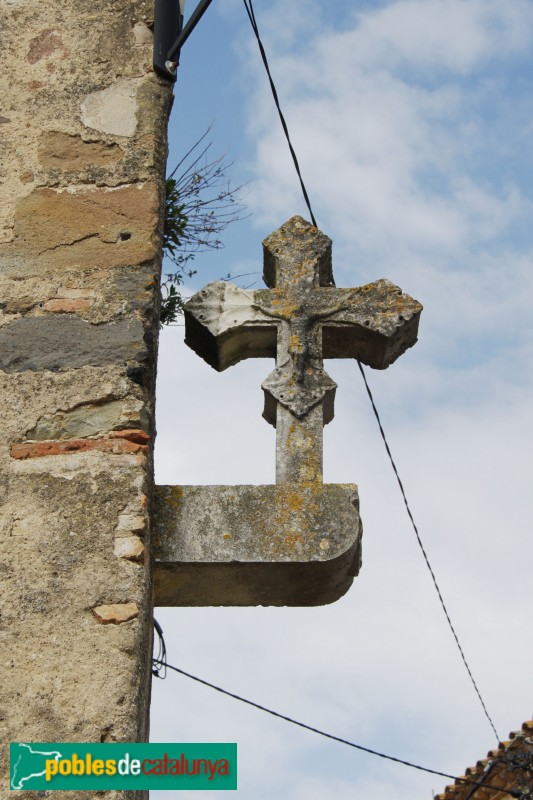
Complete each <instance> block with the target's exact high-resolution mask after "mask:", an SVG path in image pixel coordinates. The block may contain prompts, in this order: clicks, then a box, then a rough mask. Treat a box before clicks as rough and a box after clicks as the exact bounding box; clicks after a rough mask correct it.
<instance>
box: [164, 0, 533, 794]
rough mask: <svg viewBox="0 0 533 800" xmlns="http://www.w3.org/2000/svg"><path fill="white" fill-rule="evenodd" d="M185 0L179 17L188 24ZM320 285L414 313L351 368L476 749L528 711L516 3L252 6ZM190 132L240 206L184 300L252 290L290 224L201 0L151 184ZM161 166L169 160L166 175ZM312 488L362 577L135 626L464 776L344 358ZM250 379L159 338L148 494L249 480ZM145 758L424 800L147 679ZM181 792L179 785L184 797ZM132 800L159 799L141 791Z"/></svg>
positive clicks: (245, 56)
mask: <svg viewBox="0 0 533 800" xmlns="http://www.w3.org/2000/svg"><path fill="white" fill-rule="evenodd" d="M193 6H194V3H193V2H191V0H189V3H188V5H187V8H186V16H187V14H188V13H190V12H191V11H192V9H193ZM255 6H256V16H257V21H258V24H259V27H260V30H261V34H262V37H263V41H264V44H265V48H266V50H267V54H268V57H269V61H270V65H271V70H272V74H273V77H274V80H275V82H276V85H277V89H278V93H279V96H280V100H281V104H282V107H283V110H284V112H285V115H286V118H287V122H288V125H289V129H290V131H291V135H292V138H293V143H294V146H295V149H296V151H297V153H298V157H299V160H300V164H301V168H302V172H303V175H304V180H305V182H306V184H307V189H308V192H309V195H310V198H311V203H312V206H313V211H314V213H315V216H316V218H317V221H318V225H319V227H320V229H321V230H322V231H324V233H327V234H328V235H329V236H331V238H332V239H333V268H334V274H335V279H336V283H337V286H339V287H341V286H346V287H349V286H359V285H361V284H363V283H367V282H369V281H372V280H376V279H378V278H388V279H390V280H392V281H393V282H394V283H396V284H398V285H399V286H401V288H402V289H403V290H404V291H405V292H407V293H408V294H411V295H412V296H414V297H416V298H417V299H418V300H420V302H422V303H423V305H424V311H423V312H422V318H421V323H420V331H419V341H418V343H417V344H416V346H415V347H414V348H413V349H411V350H409V351H408V352H407V353H406V354H405V355H404V356H403V357H402V358H400V359H399V360H398V361H397V362H396V363H395V364H394V365H392V366H391V367H390V368H389V369H388V370H385V371H383V372H378V371H373V370H370V369H367V372H366V374H367V378H368V381H369V383H370V386H371V389H372V391H373V393H374V397H375V400H376V403H377V406H378V409H379V411H380V414H381V417H382V421H383V424H384V427H385V430H386V433H387V437H388V439H389V442H390V446H391V449H392V451H393V455H394V457H395V460H396V463H397V466H398V469H399V471H400V474H401V477H402V480H403V483H404V486H405V489H406V492H407V495H408V498H409V502H410V505H411V508H412V511H413V513H414V516H415V519H416V521H417V524H418V527H419V530H420V534H421V537H422V540H423V542H424V545H425V547H426V550H427V552H428V556H429V558H430V561H431V563H432V566H433V568H434V571H435V573H436V576H437V580H438V581H439V584H440V586H441V589H442V593H443V595H444V598H445V601H446V604H447V606H448V609H449V612H450V615H451V618H452V620H453V622H454V625H455V628H456V630H457V633H458V636H459V638H460V640H461V642H462V645H463V649H464V651H465V654H466V657H467V659H468V661H469V663H470V666H471V669H472V671H473V674H474V676H475V679H476V681H477V683H478V686H479V688H480V691H481V693H482V695H483V697H484V700H485V703H486V705H487V707H488V709H489V713H490V715H491V716H492V718H493V720H494V722H495V725H496V728H497V730H498V733H499V735H500V738H506V737H507V735H508V733H509V732H510V731H512V730H517V729H519V728H520V727H521V724H522V722H523V721H524V720H526V719H531V717H532V716H533V692H532V681H531V663H532V656H533V638H532V625H531V619H532V606H533V598H532V590H531V565H532V563H533V559H532V556H533V546H532V536H531V518H532V516H533V491H532V487H531V466H532V464H531V428H532V424H533V413H532V409H533V380H532V376H533V373H532V370H531V356H532V349H533V336H532V333H531V324H530V319H531V314H532V306H533V233H532V230H533V229H532V226H531V217H532V200H533V197H532V189H531V167H532V163H531V162H532V159H533V150H532V148H531V137H532V133H533V109H532V105H531V96H532V94H533V49H532V48H531V42H532V41H533V3H532V2H531V1H530V0H512V2H506V3H502V2H501V0H467V1H465V0H393V1H392V2H383V1H381V0H373V1H372V0H353V1H352V2H348V0H333V1H332V2H330V3H319V2H315V1H314V0H305V1H304V0H290V1H289V0H269V2H264V0H263V1H262V0H256V2H255ZM211 123H213V127H212V129H211V133H210V139H212V141H213V145H212V152H213V154H215V155H220V154H222V153H227V155H226V158H227V160H228V161H230V162H233V166H232V167H231V169H230V174H231V179H232V182H233V184H234V185H237V184H240V183H246V184H247V187H246V190H245V195H246V196H245V202H246V205H247V207H248V211H249V212H250V216H249V217H248V218H247V219H246V220H243V221H241V222H238V223H235V224H234V225H233V226H232V227H231V228H230V229H228V231H227V233H226V235H225V236H224V241H225V245H226V246H225V248H224V249H223V250H220V251H217V252H214V253H208V254H205V255H202V256H198V257H197V259H196V261H195V263H194V268H195V269H197V274H196V275H195V276H194V277H193V279H192V280H191V281H190V284H189V285H187V286H186V287H185V290H186V292H187V293H188V294H191V293H194V292H195V291H197V290H198V289H200V288H201V287H202V286H203V285H204V284H206V283H208V282H209V281H211V280H215V279H218V278H220V277H222V276H224V275H226V274H228V273H230V274H232V275H240V274H242V273H257V274H254V275H252V276H249V277H246V278H243V279H239V280H236V283H238V284H239V285H250V283H254V282H255V281H257V283H255V285H256V286H257V287H260V286H261V285H262V284H261V268H262V264H261V259H262V251H261V241H262V239H263V238H265V236H267V235H268V234H269V233H271V232H272V231H273V230H275V229H276V228H278V227H279V226H280V225H281V224H282V223H283V222H285V221H286V220H287V219H288V218H289V217H291V216H293V215H294V214H301V215H302V216H304V217H306V218H309V214H308V212H307V209H306V207H305V204H304V201H303V198H302V195H301V191H300V188H299V184H298V181H297V178H296V174H295V172H294V169H293V167H292V163H291V160H290V156H289V153H288V149H287V147H286V144H285V141H284V139H283V134H282V131H281V127H280V124H279V120H278V117H277V112H276V109H275V107H274V103H273V101H272V97H271V94H270V89H269V87H268V84H267V80H266V76H265V73H264V69H263V67H262V64H261V62H260V57H259V53H258V49H257V45H256V42H255V39H254V37H253V34H252V30H251V28H250V25H249V22H248V19H247V17H246V14H245V10H244V6H243V3H242V1H241V0H215V1H214V2H213V3H212V5H211V7H210V8H209V10H208V11H207V13H206V15H205V17H204V19H203V20H202V22H201V23H200V25H199V26H198V28H197V29H196V31H195V32H194V33H193V35H192V36H191V38H190V40H189V42H188V43H187V44H186V46H185V48H184V50H183V52H182V59H181V65H180V68H179V73H178V81H177V83H176V86H175V103H174V108H173V112H172V119H171V125H170V154H169V168H172V166H173V165H174V164H175V163H176V162H177V161H178V160H179V159H180V158H181V156H182V155H183V154H184V152H186V150H187V149H188V148H189V147H190V146H191V145H192V144H193V143H194V142H195V141H196V140H197V139H198V138H199V136H200V135H201V134H202V133H203V132H204V131H205V130H206V128H207V127H208V126H209V125H210V124H211ZM169 171H170V169H169ZM326 368H327V370H328V372H329V373H330V374H331V375H332V377H333V378H334V379H335V380H336V382H337V384H338V389H337V397H336V405H335V419H334V420H333V422H332V423H331V424H330V425H328V426H327V428H326V429H325V464H324V478H325V481H326V482H329V483H356V484H358V486H359V492H360V500H361V514H362V519H363V525H364V534H363V567H362V570H361V573H360V575H359V577H358V578H356V579H355V581H354V583H353V586H352V588H351V589H350V591H349V592H348V593H347V595H346V596H345V597H344V598H342V599H341V600H339V601H338V602H336V603H334V604H332V605H330V606H324V607H319V608H244V609H243V608H240V609H231V608H227V609H221V608H210V609H209V608H208V609H190V608H189V609H187V608H177V609H156V617H157V619H158V620H159V622H160V623H161V625H162V626H163V629H164V633H165V639H166V644H167V649H168V658H169V661H170V663H172V664H175V665H176V666H179V667H181V668H183V669H185V670H187V671H189V672H191V673H193V674H196V675H198V676H200V677H201V678H204V679H206V680H209V681H212V682H214V683H216V684H218V685H220V686H223V687H225V688H227V689H228V690H229V691H232V692H235V693H238V694H241V695H243V696H245V697H248V698H250V699H252V700H254V701H255V702H258V703H260V704H263V705H266V706H269V707H271V708H273V709H275V710H277V711H279V712H281V713H284V714H287V715H289V716H292V717H294V718H296V719H299V720H301V721H303V722H305V723H307V724H309V725H312V726H315V727H318V728H322V729H324V730H326V731H328V732H331V733H333V734H335V735H337V736H340V737H343V738H346V739H349V740H352V741H355V742H357V743H359V744H362V745H364V746H366V747H370V748H373V749H376V750H380V751H382V752H385V753H389V754H390V755H393V756H396V757H399V758H402V759H406V760H409V761H413V762H416V763H418V764H421V765H423V766H427V767H430V768H432V769H436V770H440V771H443V772H448V773H451V774H456V775H462V774H463V772H464V770H465V768H466V767H467V766H470V765H474V764H475V763H476V761H477V760H478V759H480V758H483V757H484V756H485V755H486V753H487V751H488V750H489V749H491V748H493V747H494V746H495V738H494V735H493V733H492V730H491V728H490V726H489V723H488V721H487V719H486V717H485V716H484V714H483V710H482V708H481V705H480V703H479V700H478V699H477V697H476V695H475V693H474V689H473V687H472V684H471V683H470V681H469V678H468V675H467V673H466V670H465V668H464V665H463V664H462V662H461V659H460V656H459V653H458V651H457V648H456V646H455V643H454V640H453V637H452V634H451V632H450V630H449V628H448V627H447V624H446V621H445V618H444V614H443V612H442V609H441V607H440V605H439V601H438V598H437V595H436V593H435V590H434V587H433V585H432V583H431V578H430V576H429V573H428V571H427V568H426V566H425V564H424V561H423V558H422V555H421V553H420V550H419V548H418V546H417V543H416V540H415V536H414V533H413V530H412V528H411V527H410V523H409V520H408V518H407V514H406V512H405V508H404V506H403V501H402V498H401V495H400V492H399V489H398V485H397V483H396V482H395V478H394V475H393V473H392V470H391V467H390V464H389V462H388V460H387V456H386V453H385V450H384V447H383V443H382V441H381V439H380V436H379V431H378V428H377V425H376V422H375V419H374V417H373V414H372V410H371V407H370V404H369V401H368V398H367V396H366V393H365V389H364V385H363V382H362V380H361V376H360V374H359V372H358V369H357V365H356V364H355V362H354V361H348V360H346V361H344V360H343V361H328V362H327V363H326ZM271 369H272V365H271V363H270V362H267V361H266V360H263V359H258V360H254V361H252V360H250V361H245V362H241V363H240V364H238V365H236V366H234V367H232V368H231V369H229V370H227V371H226V372H224V373H220V374H219V373H217V372H215V371H214V370H212V369H211V368H210V367H209V366H207V365H206V364H205V363H204V362H203V361H202V360H201V359H200V358H198V357H197V356H196V355H195V354H194V353H193V352H192V351H191V350H189V349H188V348H186V347H185V346H184V344H183V327H181V326H179V325H178V326H173V327H169V328H166V329H165V330H163V332H162V335H161V340H160V356H159V376H158V397H157V428H158V438H157V444H156V481H157V483H159V484H172V485H180V484H202V485H205V484H250V483H252V484H262V483H273V482H274V435H275V434H274V430H273V428H272V427H271V426H269V425H268V424H267V423H266V422H265V421H264V420H263V419H262V417H261V412H262V404H263V393H262V390H261V388H260V385H261V382H262V380H264V378H265V377H266V376H267V375H268V373H269V372H270V370H271ZM151 738H152V741H168V742H185V741H191V742H193V741H197V742H202V741H204V742H211V741H232V742H233V741H235V742H237V743H238V748H239V789H238V790H237V792H231V793H230V792H227V793H225V792H218V793H216V794H215V793H213V792H194V794H193V796H194V798H195V800H202V798H203V797H206V798H207V797H213V798H216V797H220V798H223V797H224V796H231V797H237V798H238V800H266V799H267V798H272V797H276V798H281V799H282V800H325V798H330V797H335V799H336V800H354V798H355V800H359V799H361V800H363V798H364V800H367V799H368V798H372V800H390V798H391V797H394V799H395V800H413V799H414V798H421V799H422V800H429V799H430V798H431V797H432V794H431V793H432V791H433V792H435V793H438V792H440V791H443V789H444V786H445V785H446V784H447V783H448V782H449V781H447V780H446V779H444V778H439V777H436V776H432V775H428V774H424V773H422V772H417V771H415V770H413V769H409V768H407V767H404V766H401V765H398V764H394V763H392V762H388V761H383V760H381V759H379V758H377V757H375V756H372V755H368V754H365V753H360V752H357V751H355V750H353V749H350V748H348V747H346V746H343V745H341V744H337V743H335V742H330V741H327V740H325V739H322V738H320V737H318V736H317V735H315V734H312V733H310V732H307V731H303V730H300V729H298V728H295V727H293V726H291V725H289V724H288V723H286V722H282V721H280V720H276V719H274V718H271V717H269V716H267V715H266V714H264V713H261V712H259V711H257V710H255V709H253V708H249V707H246V706H244V705H242V704H239V703H237V702H236V701H235V700H232V699H231V698H227V697H223V696H221V695H219V694H217V693H216V692H213V691H212V690H210V689H208V688H205V687H202V686H199V685H197V684H195V683H193V682H192V681H190V680H188V679H186V678H183V677H180V676H178V675H176V674H173V673H169V675H168V677H167V679H166V680H165V681H161V680H157V679H154V685H153V702H152V722H151ZM184 794H185V793H180V797H183V796H184ZM151 797H152V798H153V800H163V799H164V798H168V797H169V793H168V792H166V793H163V792H153V793H152V794H151Z"/></svg>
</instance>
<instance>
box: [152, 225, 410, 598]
mask: <svg viewBox="0 0 533 800" xmlns="http://www.w3.org/2000/svg"><path fill="white" fill-rule="evenodd" d="M263 247H264V280H265V283H266V284H267V286H268V287H269V288H268V289H261V290H256V291H250V290H245V289H240V288H238V287H237V286H235V285H233V284H231V283H227V282H225V281H215V282H213V283H211V284H209V285H208V286H206V287H205V288H204V289H202V290H201V291H200V292H199V293H198V294H196V295H195V296H194V297H192V298H191V300H189V302H188V303H187V304H186V305H185V326H186V328H185V330H186V334H185V341H186V343H187V344H188V345H189V346H190V347H191V348H192V349H193V350H194V351H195V352H196V353H198V355H200V356H201V357H202V358H204V359H205V361H207V363H208V364H210V365H211V366H212V367H214V368H215V369H216V370H218V371H221V370H224V369H226V368H227V367H230V366H232V365H233V364H236V363H237V362H238V361H241V360H242V359H245V358H251V357H273V358H275V359H276V366H275V369H274V370H273V372H271V373H270V375H269V376H268V377H267V379H266V380H265V381H264V382H263V385H262V388H263V391H264V395H265V405H264V412H263V416H264V417H265V419H266V420H267V421H268V422H270V423H271V424H272V425H274V426H275V427H276V486H270V487H182V488H181V489H180V492H181V494H180V497H179V501H178V502H177V503H176V489H175V487H174V489H173V488H172V487H159V491H160V495H159V496H160V502H159V507H160V511H159V519H160V520H161V523H160V525H159V528H160V532H161V537H162V540H163V541H164V542H165V543H166V545H165V546H164V547H163V548H162V549H161V548H160V550H161V553H160V555H161V556H162V557H161V558H158V560H159V562H160V563H161V564H163V563H165V564H166V567H165V568H162V570H163V573H165V571H166V578H168V575H169V574H171V573H176V567H177V564H178V563H179V564H180V565H181V566H180V568H179V569H178V572H179V573H180V575H181V578H180V580H179V581H178V583H180V585H181V589H180V591H181V592H183V576H184V567H183V565H184V564H185V563H188V564H189V572H191V570H192V572H194V573H195V577H196V579H198V574H199V573H198V565H199V563H201V562H204V565H205V563H207V562H209V563H210V564H211V566H213V559H220V560H219V561H218V562H216V561H215V563H218V565H219V574H221V573H220V566H221V564H222V563H225V564H226V565H228V563H229V562H228V558H229V557H231V558H233V561H232V562H231V563H232V564H233V565H237V566H233V573H234V576H233V578H232V579H231V580H230V581H229V583H228V574H229V571H228V570H222V572H223V573H224V581H223V583H224V586H225V591H222V593H220V591H218V592H217V591H213V587H214V583H213V581H212V580H208V584H207V586H208V590H207V592H206V595H207V596H206V600H207V601H208V602H206V603H205V604H219V602H218V601H220V600H221V601H222V602H220V604H224V605H225V604H237V605H240V604H254V603H257V602H260V603H261V604H294V605H310V604H315V603H319V602H328V601H331V600H332V599H336V597H338V596H340V595H341V594H342V593H344V592H345V591H346V590H347V588H348V587H349V585H350V583H351V581H352V579H353V576H354V575H355V574H357V571H358V569H359V564H360V538H361V525H360V521H359V517H358V515H357V508H356V504H357V503H356V501H357V488H356V487H355V486H349V485H348V486H346V485H343V486H336V485H324V484H323V483H322V438H323V437H322V429H323V426H324V425H325V424H327V423H328V422H330V421H331V420H332V419H333V413H334V407H333V406H334V397H335V389H336V384H335V382H334V381H333V380H332V379H331V378H330V377H329V375H328V374H327V372H326V371H325V370H324V367H323V359H324V358H356V359H359V360H360V361H362V362H363V363H365V364H368V365H369V366H371V367H374V368H377V369H384V368H386V367H388V366H389V365H390V364H391V363H392V362H393V361H394V360H395V359H396V358H398V356H400V355H401V354H402V353H403V352H404V351H405V350H406V349H407V348H409V347H411V346H412V345H413V344H414V343H415V342H416V337H417V331H418V321H419V317H420V312H421V310H422V307H421V305H420V303H418V302H417V301H416V300H413V299H412V298H411V297H409V296H408V295H406V294H403V292H402V291H401V289H399V288H398V287H397V286H394V284H392V283H390V282H389V281H387V280H379V281H376V282H374V283H370V284H367V285H366V286H362V287H359V288H356V289H337V288H336V287H335V286H334V283H333V275H332V266H331V240H330V239H329V238H328V237H327V236H325V235H324V234H323V233H321V232H320V231H319V230H317V228H315V227H314V226H312V225H310V224H309V223H308V222H306V221H305V220H303V219H302V218H301V217H293V218H292V219H290V220H289V221H288V222H287V223H286V224H285V225H283V226H282V227H281V228H280V229H279V230H277V231H275V232H274V233H273V234H271V236H269V237H268V238H267V239H265V241H264V242H263ZM195 490H196V493H195ZM200 495H201V498H200ZM203 504H206V505H205V507H204V508H202V507H201V506H202V505H203ZM208 507H209V508H210V509H211V511H210V512H208V513H207V516H208V517H210V520H209V522H208V523H207V524H208V527H209V529H210V534H209V536H211V539H212V541H211V544H209V542H208V541H207V539H206V535H205V524H206V508H208ZM215 508H216V509H217V510H216V511H214V509H215ZM199 519H202V520H203V523H202V524H203V525H204V527H203V528H202V524H199V523H198V520H199ZM220 526H222V528H224V529H227V531H226V533H224V534H223V535H225V536H226V537H227V539H226V542H230V541H231V542H233V540H234V539H235V537H236V538H237V540H238V541H239V546H237V548H236V549H235V546H234V547H233V548H232V547H230V550H232V552H231V553H230V554H229V556H228V554H227V553H224V552H221V550H220V548H218V549H217V547H216V546H215V549H214V550H213V543H214V542H216V540H217V533H216V529H218V528H220ZM202 539H203V545H202V546H200V547H199V541H200V540H202ZM261 540H262V543H261ZM187 542H188V544H187ZM274 542H276V543H277V544H276V545H275V546H274V547H272V544H273V543H274ZM165 547H166V554H167V557H168V555H172V556H173V557H174V558H176V559H177V560H176V561H174V562H173V563H172V562H170V561H168V560H167V561H166V562H165V561H164V558H165V557H164V555H163V551H164V550H165ZM224 550H227V548H222V551H224ZM180 553H181V555H180ZM187 553H188V555H187ZM183 556H186V557H187V558H188V559H190V560H189V561H188V562H186V561H185V559H184V558H183ZM274 556H275V557H274ZM180 559H181V560H180ZM196 559H198V560H196ZM210 559H211V560H210ZM253 565H255V569H254V567H253ZM259 565H260V566H261V569H260V570H258V569H257V567H258V566H259ZM290 565H292V567H293V569H292V570H290V569H288V567H289V566H290ZM295 565H297V566H298V567H299V569H297V570H296V573H297V575H296V579H295V574H294V573H295V570H294V567H295ZM319 565H320V566H321V569H318V572H317V567H318V566H319ZM239 566H240V567H241V569H240V573H239ZM194 567H196V569H195V568H194ZM280 567H281V569H280ZM269 569H270V572H269V571H268V570H269ZM206 571H207V570H206ZM211 572H213V573H216V570H214V569H212V570H211ZM254 572H255V573H257V575H256V578H257V580H259V581H260V582H263V583H264V582H265V581H266V586H267V588H266V590H265V587H264V586H263V588H262V589H261V590H259V591H258V592H255V591H254V590H253V589H252V591H250V584H251V582H252V581H253V580H254V578H253V573H254ZM276 572H277V575H276ZM226 573H228V574H226ZM318 574H320V579H319V580H318V581H317V575H318ZM289 575H290V576H291V579H290V583H291V584H292V588H291V589H289V590H288V588H287V582H288V580H289ZM163 583H165V580H163ZM170 583H172V580H171V581H170ZM215 583H216V581H215ZM166 584H167V593H170V596H173V600H172V603H169V604H174V603H175V601H176V596H175V592H174V593H173V590H172V588H171V587H170V586H169V585H168V584H169V581H168V580H166ZM230 584H231V585H232V587H233V588H232V589H231V591H233V595H232V596H230V595H229V594H228V591H227V589H228V586H229V585H230ZM243 584H244V585H245V586H246V591H245V592H244V595H245V596H246V598H247V600H246V603H245V602H242V601H239V598H241V596H242V588H243ZM157 585H158V584H157V576H156V587H157ZM161 594H162V595H164V594H165V593H164V592H163V591H162V592H161ZM178 594H179V592H178ZM200 594H201V592H200ZM232 598H233V599H232ZM226 599H227V600H229V602H226ZM235 599H236V600H237V602H235ZM180 604H182V603H180ZM183 604H184V603H183ZM187 604H189V603H187ZM193 604H204V602H200V603H193Z"/></svg>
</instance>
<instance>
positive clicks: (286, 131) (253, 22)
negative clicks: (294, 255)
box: [244, 0, 317, 228]
mask: <svg viewBox="0 0 533 800" xmlns="http://www.w3.org/2000/svg"><path fill="white" fill-rule="evenodd" d="M244 7H245V8H246V13H247V14H248V19H249V20H250V24H251V26H252V29H253V32H254V34H255V38H256V39H257V44H258V45H259V52H260V53H261V58H262V59H263V64H264V65H265V70H266V73H267V75H268V80H269V82H270V88H271V90H272V95H273V97H274V103H275V104H276V108H277V109H278V114H279V118H280V121H281V127H282V128H283V132H284V134H285V138H286V139H287V144H288V145H289V150H290V152H291V156H292V160H293V162H294V167H295V169H296V173H297V175H298V178H299V179H300V186H301V187H302V192H303V196H304V200H305V202H306V204H307V208H308V209H309V213H310V215H311V222H312V223H313V225H314V226H315V228H316V227H317V224H316V219H315V215H314V214H313V209H312V208H311V201H310V200H309V195H308V194H307V189H306V188H305V183H304V181H303V178H302V173H301V171H300V165H299V164H298V158H297V156H296V152H295V150H294V147H293V146H292V142H291V137H290V136H289V129H288V127H287V123H286V122H285V117H284V116H283V112H282V110H281V106H280V104H279V98H278V93H277V91H276V87H275V85H274V81H273V80H272V75H271V74H270V67H269V66H268V59H267V57H266V53H265V48H264V47H263V42H262V41H261V37H260V35H259V28H258V27H257V22H256V19H255V12H254V7H253V4H252V0H244Z"/></svg>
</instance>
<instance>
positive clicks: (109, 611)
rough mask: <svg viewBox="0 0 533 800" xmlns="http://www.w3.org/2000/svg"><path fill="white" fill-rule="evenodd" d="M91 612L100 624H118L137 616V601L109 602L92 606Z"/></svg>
mask: <svg viewBox="0 0 533 800" xmlns="http://www.w3.org/2000/svg"><path fill="white" fill-rule="evenodd" d="M93 614H94V616H95V617H96V619H97V620H98V622H100V623H101V624H102V625H120V623H122V622H130V620H132V619H135V617H138V616H139V606H138V605H137V603H111V604H110V605H106V606H97V607H96V608H93Z"/></svg>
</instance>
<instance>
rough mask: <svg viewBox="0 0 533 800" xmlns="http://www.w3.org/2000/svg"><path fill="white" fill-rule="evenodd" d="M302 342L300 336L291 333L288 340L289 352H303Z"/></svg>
mask: <svg viewBox="0 0 533 800" xmlns="http://www.w3.org/2000/svg"><path fill="white" fill-rule="evenodd" d="M303 349H304V348H303V344H302V340H301V339H300V337H299V336H298V335H297V334H296V333H293V334H292V336H291V338H290V340H289V353H303Z"/></svg>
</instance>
